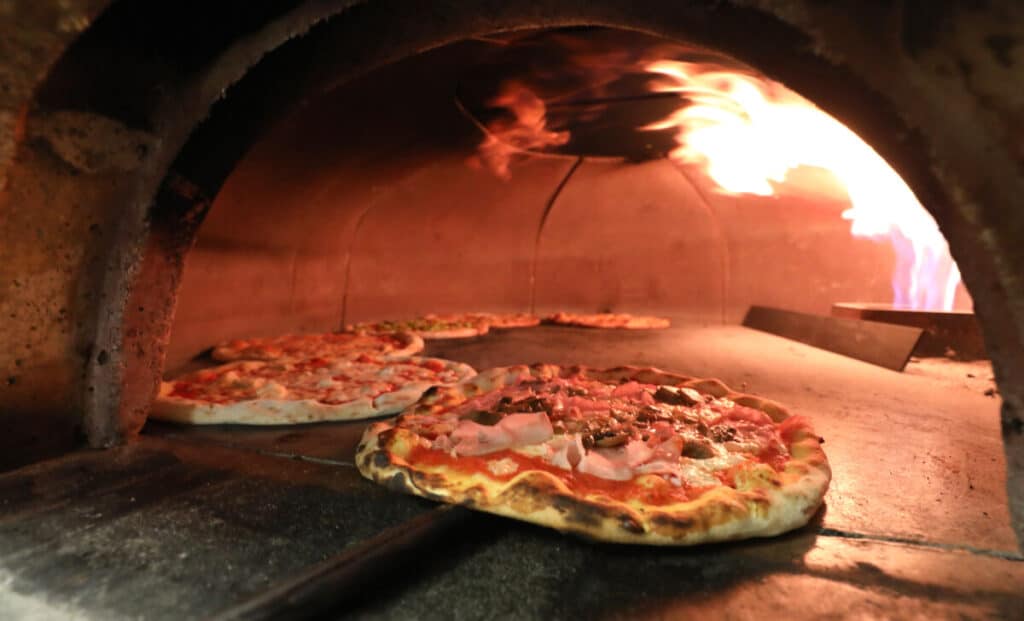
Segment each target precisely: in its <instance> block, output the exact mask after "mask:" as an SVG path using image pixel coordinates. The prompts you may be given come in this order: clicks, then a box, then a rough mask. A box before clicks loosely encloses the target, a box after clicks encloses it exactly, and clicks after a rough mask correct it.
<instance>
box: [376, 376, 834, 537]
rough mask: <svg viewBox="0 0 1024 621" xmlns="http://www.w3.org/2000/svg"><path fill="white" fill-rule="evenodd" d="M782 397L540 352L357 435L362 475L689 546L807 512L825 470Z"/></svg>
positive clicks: (437, 496)
mask: <svg viewBox="0 0 1024 621" xmlns="http://www.w3.org/2000/svg"><path fill="white" fill-rule="evenodd" d="M821 441H822V440H821V439H820V438H819V437H818V436H817V435H816V434H815V433H814V431H813V430H812V428H811V425H810V423H809V422H808V421H807V419H805V418H803V417H800V416H791V415H790V414H789V413H788V412H787V411H786V409H785V408H783V407H782V406H780V405H778V404H776V403H774V402H771V401H767V400H764V399H760V398H758V397H754V396H751V395H743V394H738V393H734V392H732V391H730V390H729V389H728V388H727V387H726V386H725V385H724V384H722V383H721V382H718V381H717V380H699V379H693V378H689V377H685V376H681V375H676V374H673V373H668V372H665V371H661V370H658V369H651V368H638V367H618V368H614V369H607V370H596V369H589V368H586V367H558V366H555V365H533V366H530V367H527V366H514V367H503V368H497V369H492V370H489V371H485V372H483V373H481V374H480V375H477V376H476V377H474V378H472V379H470V380H466V381H464V382H461V383H459V384H456V385H453V386H448V387H439V388H436V389H432V390H430V391H428V393H427V394H425V395H424V396H423V398H422V399H420V400H419V401H418V402H417V403H416V404H415V405H414V406H413V407H410V408H409V409H407V410H405V411H404V412H403V413H402V414H401V415H400V416H398V417H397V418H395V419H392V420H388V421H384V422H380V423H376V424H373V425H371V426H370V427H368V428H367V430H366V431H365V433H364V435H363V438H362V440H361V442H360V445H359V447H358V448H357V453H356V465H357V466H358V468H359V470H360V472H362V474H363V476H365V477H367V478H369V479H371V480H373V481H376V482H378V483H381V484H383V485H386V486H388V487H389V488H391V489H395V490H401V491H405V492H408V493H411V494H415V495H418V496H423V497H426V498H430V499H433V500H438V501H443V502H449V503H455V504H460V505H465V506H468V507H471V508H474V509H478V510H481V511H487V512H491V513H496V514H500V515H505V516H509V517H513V518H518V519H520V520H524V521H527V522H533V523H536V524H540V525H543V526H548V527H552V528H555V529H558V530H561V531H565V532H572V533H576V534H579V535H583V536H586V537H590V538H593V539H599V540H605V541H612V542H622V543H642V544H656V545H689V544H697V543H705V542H712V541H725V540H732V539H743V538H748V537H758V536H771V535H776V534H779V533H782V532H785V531H788V530H791V529H794V528H798V527H800V526H802V525H804V524H806V523H807V522H808V520H809V519H810V518H811V516H812V515H813V514H814V513H815V512H816V511H817V509H818V507H819V506H820V505H821V503H822V497H823V495H824V493H825V490H826V488H827V487H828V483H829V480H830V478H831V471H830V469H829V465H828V461H827V460H826V458H825V454H824V452H823V451H822V449H821V446H820V443H821Z"/></svg>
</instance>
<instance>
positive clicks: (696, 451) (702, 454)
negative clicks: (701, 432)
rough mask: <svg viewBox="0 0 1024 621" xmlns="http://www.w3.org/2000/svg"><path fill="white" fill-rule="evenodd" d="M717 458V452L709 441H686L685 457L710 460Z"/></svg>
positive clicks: (684, 444) (684, 447) (684, 446)
mask: <svg viewBox="0 0 1024 621" xmlns="http://www.w3.org/2000/svg"><path fill="white" fill-rule="evenodd" d="M714 456H715V450H714V449H713V448H711V443H710V442H708V441H707V440H685V441H684V442H683V457H690V458H693V459H708V458H710V457H714Z"/></svg>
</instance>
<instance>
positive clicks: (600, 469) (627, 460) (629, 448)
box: [576, 440, 654, 481]
mask: <svg viewBox="0 0 1024 621" xmlns="http://www.w3.org/2000/svg"><path fill="white" fill-rule="evenodd" d="M652 457H654V450H653V449H652V448H651V447H649V446H647V443H646V442H642V441H640V440H631V441H629V442H628V443H627V444H626V445H625V446H623V447H622V448H616V449H594V450H592V451H590V452H588V453H587V454H586V455H584V456H583V459H581V460H580V463H579V466H577V467H576V469H577V470H579V471H580V472H585V473H587V474H592V475H594V476H595V477H600V478H602V479H608V480H609V481H628V480H629V479H632V478H633V475H634V474H635V472H636V468H637V467H638V466H640V465H641V464H643V463H644V462H646V461H648V460H650V459H651V458H652Z"/></svg>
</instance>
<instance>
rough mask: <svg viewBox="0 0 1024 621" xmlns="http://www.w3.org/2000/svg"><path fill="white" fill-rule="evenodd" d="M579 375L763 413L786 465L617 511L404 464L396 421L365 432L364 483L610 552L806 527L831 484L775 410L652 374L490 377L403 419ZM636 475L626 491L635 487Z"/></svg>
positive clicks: (543, 487) (564, 490)
mask: <svg viewBox="0 0 1024 621" xmlns="http://www.w3.org/2000/svg"><path fill="white" fill-rule="evenodd" d="M576 374H582V375H584V376H585V377H589V378H591V379H597V380H607V381H611V382H619V381H622V380H627V381H628V380H635V381H638V382H643V383H650V384H665V385H672V386H685V387H689V388H693V389H695V390H697V391H699V392H702V393H706V394H710V395H712V396H715V397H719V398H722V397H724V398H728V399H731V400H732V401H734V402H736V403H738V404H741V405H745V406H747V407H752V408H756V409H759V410H761V411H763V412H765V413H766V414H767V415H768V416H769V417H771V418H772V420H774V421H775V422H777V423H780V422H783V421H788V422H787V423H786V425H787V432H786V433H787V436H788V437H789V442H788V444H787V448H788V449H789V452H790V455H791V457H790V459H789V460H788V461H787V462H786V464H785V467H784V469H783V470H782V471H781V472H776V471H775V470H774V469H773V468H771V467H770V466H768V465H766V464H761V465H755V466H752V467H750V468H747V469H745V470H744V471H743V473H742V476H740V477H739V478H738V480H737V488H735V489H734V488H732V487H727V486H722V487H717V488H714V489H712V490H710V491H708V492H706V493H704V494H702V495H701V496H699V497H697V498H696V499H694V500H691V501H688V502H683V503H676V504H670V505H660V506H651V505H644V504H643V503H640V502H636V501H620V500H616V499H612V498H609V497H608V496H606V495H602V494H600V493H598V492H593V493H578V492H574V491H573V490H571V489H570V488H569V487H568V486H567V485H566V484H565V483H564V482H563V481H562V480H561V479H559V478H558V477H556V476H554V475H552V474H550V473H548V472H546V471H543V470H525V471H523V472H520V473H519V474H518V475H516V476H515V477H513V478H512V479H510V480H508V481H501V480H497V479H494V478H491V477H488V476H486V475H485V474H484V473H474V474H472V475H465V474H462V473H459V472H456V471H452V470H451V469H448V468H446V467H445V466H444V465H443V464H439V465H425V464H417V463H411V462H410V461H408V460H407V457H408V456H409V455H410V452H411V450H412V448H413V447H414V446H416V443H417V442H419V437H418V436H417V435H416V434H414V433H413V432H411V431H408V430H406V429H402V428H398V427H396V425H395V421H394V420H391V421H386V422H381V423H376V424H374V425H371V426H370V427H368V428H367V430H366V432H365V433H364V435H363V439H362V441H361V442H360V445H359V447H358V448H357V452H356V465H357V466H358V468H359V470H360V472H361V473H362V474H363V476H365V477H367V478H369V479H371V480H373V481H376V482H378V483H380V484H383V485H385V486H387V487H389V488H391V489H394V490H396V491H403V492H407V493H411V494H415V495H417V496H423V497H425V498H430V499H433V500H439V501H443V502H449V503H454V504H460V505H465V506H469V507H472V508H475V509H478V510H481V511H486V512H489V513H495V514H498V515H505V516H508V517H513V518H517V519H520V520H524V521H527V522H533V523H535V524H540V525H542V526H548V527H551V528H555V529H558V530H560V531H564V532H571V533H575V534H578V535H582V536H585V537H589V538H593V539H598V540H602V541H610V542H616V543H639V544H651V545H693V544H699V543H709V542H718V541H727V540H733V539H745V538H750V537H767V536H772V535H778V534H780V533H783V532H786V531H788V530H792V529H795V528H799V527H801V526H803V525H804V524H806V523H807V522H808V521H809V520H810V518H811V517H812V516H813V515H814V513H815V512H816V511H817V510H818V508H819V507H820V506H821V503H822V499H823V497H824V494H825V490H826V489H827V488H828V483H829V481H830V479H831V470H830V468H829V465H828V460H827V459H826V457H825V454H824V452H823V451H822V449H821V445H820V439H819V438H818V436H817V435H816V434H815V433H814V431H813V430H812V429H811V427H810V424H809V423H807V422H806V421H805V420H804V419H802V418H799V417H797V418H791V417H790V415H789V412H788V411H787V410H786V409H785V408H784V407H782V406H781V405H779V404H777V403H774V402H772V401H768V400H765V399H761V398H759V397H755V396H752V395H745V394H741V393H735V392H733V391H731V390H729V388H728V387H726V386H725V385H724V384H723V383H721V382H719V381H718V380H713V379H695V378H690V377H686V376H682V375H678V374H674V373H668V372H665V371H661V370H660V369H654V368H639V367H617V368H614V369H605V370H595V369H588V368H585V367H569V368H563V367H558V366H555V365H534V366H532V367H525V366H518V367H506V368H499V369H492V370H490V371H486V372H484V373H482V374H480V375H478V376H476V377H475V378H473V379H470V380H466V381H464V382H461V383H460V384H457V385H455V386H451V387H447V388H438V389H435V390H434V391H433V392H432V393H431V394H428V395H426V396H425V397H424V398H423V399H421V400H420V402H419V403H418V404H417V405H416V406H415V407H414V408H411V409H410V410H409V412H412V413H429V412H430V411H432V410H435V409H442V408H444V409H446V408H448V407H451V406H453V405H456V404H458V403H461V402H463V401H466V400H467V399H470V398H473V397H474V396H477V395H479V394H482V393H485V392H488V391H490V390H493V389H496V388H500V387H502V386H505V385H509V384H513V383H516V382H518V381H519V380H520V379H522V378H523V377H524V376H531V375H532V376H533V377H538V378H551V377H556V376H561V377H568V376H572V375H576ZM646 477H655V478H657V477H656V475H641V476H638V477H636V478H634V479H633V480H632V481H630V482H629V483H628V484H629V485H642V484H644V479H645V478H646Z"/></svg>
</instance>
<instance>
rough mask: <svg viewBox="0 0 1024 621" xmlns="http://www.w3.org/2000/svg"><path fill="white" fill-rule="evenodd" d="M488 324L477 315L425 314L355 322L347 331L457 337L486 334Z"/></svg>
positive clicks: (437, 337)
mask: <svg viewBox="0 0 1024 621" xmlns="http://www.w3.org/2000/svg"><path fill="white" fill-rule="evenodd" d="M489 329H490V325H489V324H488V323H487V322H486V321H484V320H482V319H480V318H479V317H474V316H466V315H446V316H444V317H441V316H438V315H427V316H425V317H418V318H416V319H404V320H400V321H375V322H365V323H357V324H354V325H350V326H347V327H346V330H347V331H350V332H358V333H361V334H393V333H396V332H411V333H413V334H415V335H417V336H419V337H421V338H424V339H459V338H469V337H473V336H480V335H482V334H487V331H488V330H489Z"/></svg>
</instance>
